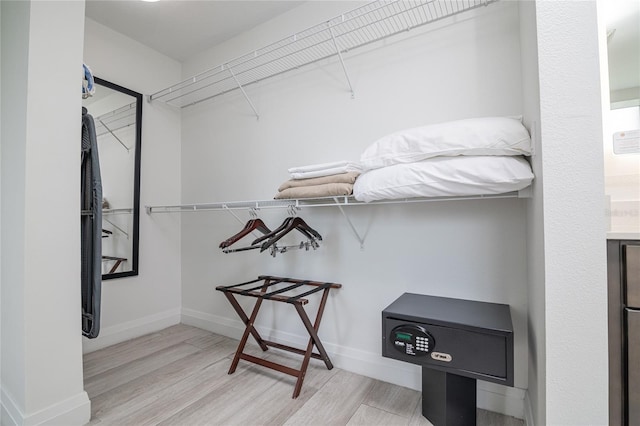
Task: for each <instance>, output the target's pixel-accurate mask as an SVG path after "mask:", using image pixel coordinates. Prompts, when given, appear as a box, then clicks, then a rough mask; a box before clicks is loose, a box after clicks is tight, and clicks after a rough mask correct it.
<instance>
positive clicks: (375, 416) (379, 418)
mask: <svg viewBox="0 0 640 426" xmlns="http://www.w3.org/2000/svg"><path fill="white" fill-rule="evenodd" d="M407 424H409V419H408V418H407V417H402V416H398V415H397V414H393V413H389V412H387V411H384V410H381V409H379V408H374V407H370V406H368V405H364V404H362V405H361V406H360V407H359V408H358V410H357V411H356V412H355V414H354V415H353V416H352V417H351V419H350V420H349V422H348V423H347V426H407Z"/></svg>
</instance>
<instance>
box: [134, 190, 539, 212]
mask: <svg viewBox="0 0 640 426" xmlns="http://www.w3.org/2000/svg"><path fill="white" fill-rule="evenodd" d="M528 197H529V194H528V192H527V189H526V188H525V189H524V190H521V191H512V192H506V193H503V194H488V195H466V196H465V195H463V196H451V197H417V198H402V199H390V200H379V201H371V202H364V201H358V200H356V199H355V198H354V197H353V196H352V195H350V196H335V197H321V198H301V199H282V200H259V201H230V202H218V203H196V204H179V205H170V206H145V209H146V212H147V214H152V213H189V212H202V211H216V210H253V211H257V210H263V209H264V210H266V209H295V210H299V209H302V208H306V207H338V208H340V209H341V208H342V207H343V206H370V205H375V204H410V203H425V202H432V201H460V200H479V199H499V198H528Z"/></svg>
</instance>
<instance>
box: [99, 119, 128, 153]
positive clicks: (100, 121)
mask: <svg viewBox="0 0 640 426" xmlns="http://www.w3.org/2000/svg"><path fill="white" fill-rule="evenodd" d="M98 122H99V123H100V124H102V125H103V126H104V128H105V129H107V132H109V133H110V134H111V136H113V137H114V138H116V140H117V141H118V142H120V145H122V146H123V147H124V149H126V150H127V152H129V151H130V150H131V148H129V147H128V146H127V145H125V143H124V142H122V140H120V138H119V137H117V136H116V134H115V133H113V132H112V131H111V129H110V128H109V127H107V125H106V124H104V123H103V122H102V120H98Z"/></svg>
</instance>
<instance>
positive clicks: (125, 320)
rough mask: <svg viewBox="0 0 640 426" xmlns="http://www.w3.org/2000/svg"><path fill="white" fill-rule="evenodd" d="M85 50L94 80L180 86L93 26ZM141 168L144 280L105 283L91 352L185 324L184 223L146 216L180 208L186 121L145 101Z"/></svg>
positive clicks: (172, 65) (150, 56)
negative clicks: (156, 209)
mask: <svg viewBox="0 0 640 426" xmlns="http://www.w3.org/2000/svg"><path fill="white" fill-rule="evenodd" d="M84 47H85V48H84V62H85V63H86V64H87V65H89V67H90V68H91V70H92V71H93V73H94V75H96V76H97V77H100V78H103V79H105V80H108V81H111V82H113V83H116V84H118V85H120V86H123V87H126V88H128V89H131V90H134V91H136V92H140V93H142V94H143V95H149V94H150V93H153V92H154V91H157V90H159V89H160V88H162V87H165V86H167V85H170V84H173V83H175V82H176V81H178V80H179V79H180V72H181V66H180V64H179V63H178V62H176V61H174V60H172V59H170V58H168V57H166V56H164V55H162V54H160V53H158V52H156V51H154V50H152V49H150V48H148V47H146V46H144V45H142V44H140V43H138V42H136V41H134V40H132V39H130V38H128V37H125V36H123V35H122V34H119V33H117V32H114V31H113V30H110V29H109V28H107V27H105V26H103V25H101V24H98V23H97V22H95V21H92V20H90V19H87V20H86V23H85V46H84ZM98 90H99V88H98ZM145 99H146V98H145ZM141 161H142V164H141V178H140V180H141V184H140V185H141V186H140V205H141V206H140V207H141V212H140V253H139V275H138V276H135V277H127V278H119V279H114V280H108V281H103V283H102V325H101V332H100V336H99V337H98V338H97V339H95V340H88V339H85V340H84V349H85V351H90V350H95V349H97V348H100V347H104V346H107V345H109V344H113V343H115V342H119V341H122V340H125V339H128V338H131V337H135V336H138V335H141V334H144V333H148V332H150V331H154V330H158V329H161V328H164V327H166V326H168V325H171V324H175V323H178V322H179V321H180V304H181V301H180V298H181V295H180V257H181V254H180V217H178V216H172V215H156V216H149V215H147V214H146V213H145V211H144V206H145V205H147V204H154V203H160V204H176V203H179V201H180V115H179V113H176V111H175V110H173V109H171V108H169V107H167V106H165V105H162V104H160V103H148V102H147V101H146V100H145V101H144V104H143V110H142V158H141Z"/></svg>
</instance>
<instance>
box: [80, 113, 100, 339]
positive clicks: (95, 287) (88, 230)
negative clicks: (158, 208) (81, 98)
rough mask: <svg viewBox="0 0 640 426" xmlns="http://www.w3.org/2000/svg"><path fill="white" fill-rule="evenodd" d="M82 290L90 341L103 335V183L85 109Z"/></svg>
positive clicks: (84, 330)
mask: <svg viewBox="0 0 640 426" xmlns="http://www.w3.org/2000/svg"><path fill="white" fill-rule="evenodd" d="M81 164H82V165H81V172H80V173H81V174H80V176H81V208H82V213H81V219H80V226H81V243H80V250H81V256H82V258H81V268H80V271H81V287H82V334H83V335H85V336H86V337H88V338H90V339H94V338H96V337H98V333H99V332H100V296H101V291H102V180H101V179H100V161H99V159H98V141H97V137H96V128H95V124H94V122H93V117H91V115H90V114H88V113H87V109H86V108H84V107H83V108H82V162H81Z"/></svg>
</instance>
